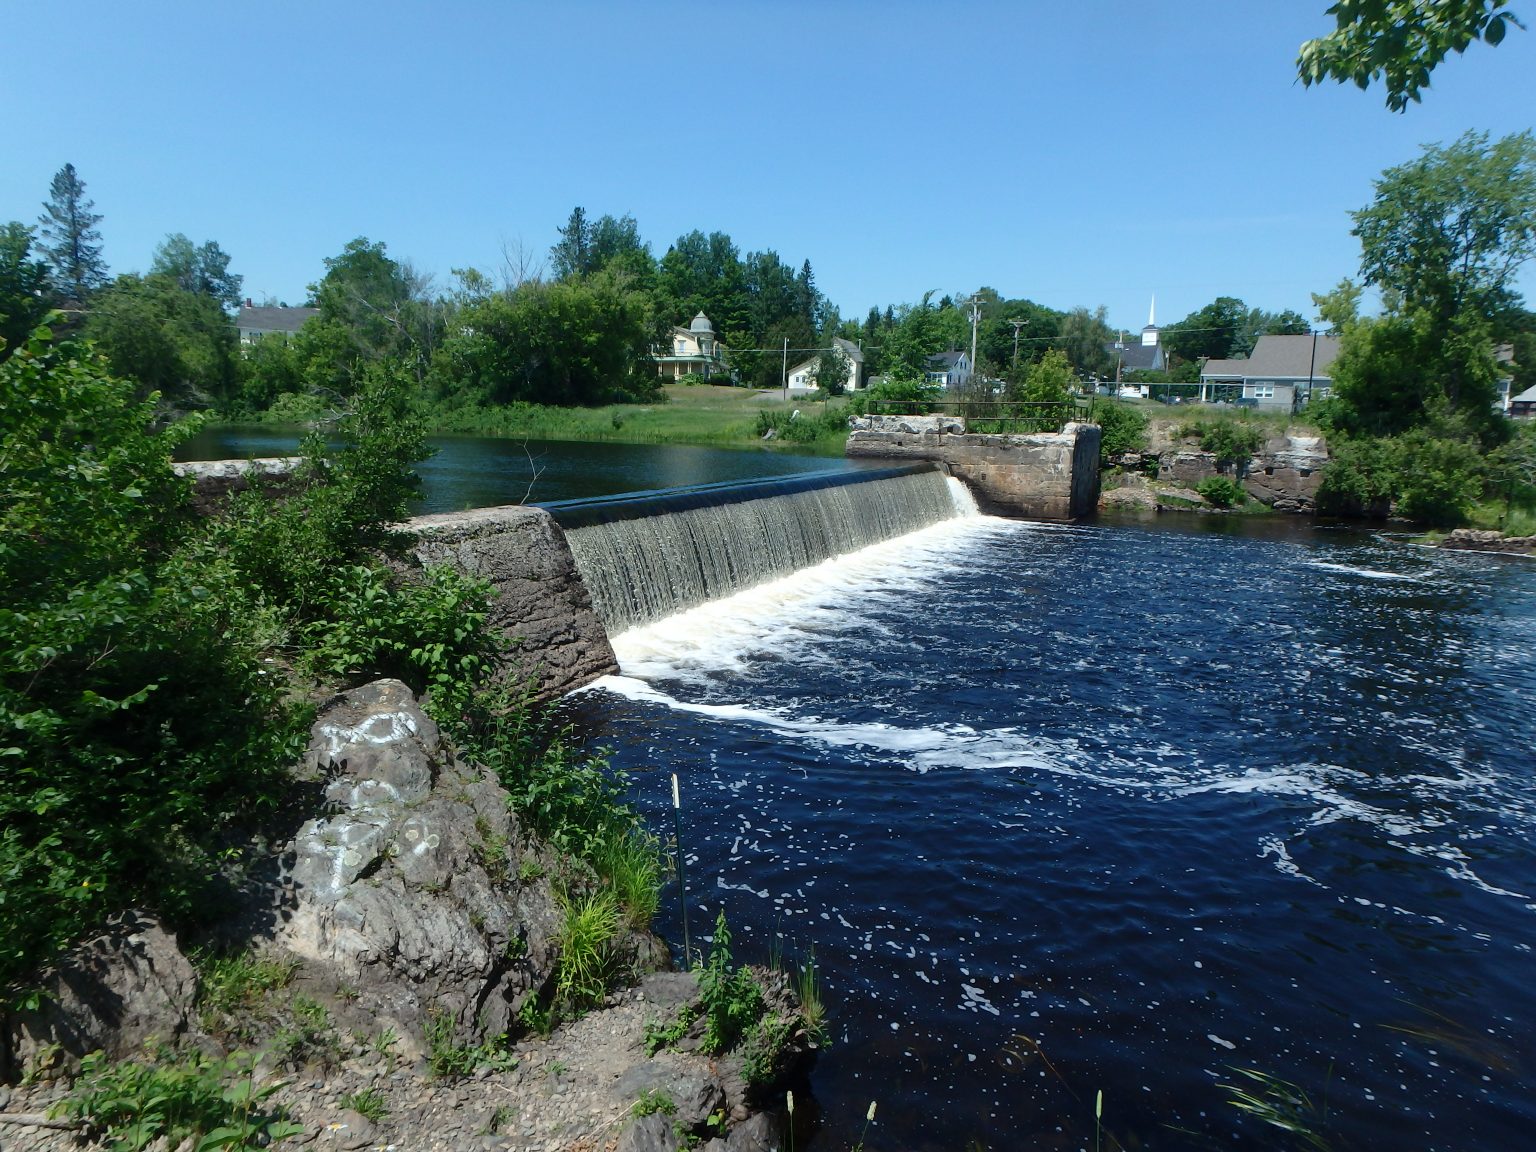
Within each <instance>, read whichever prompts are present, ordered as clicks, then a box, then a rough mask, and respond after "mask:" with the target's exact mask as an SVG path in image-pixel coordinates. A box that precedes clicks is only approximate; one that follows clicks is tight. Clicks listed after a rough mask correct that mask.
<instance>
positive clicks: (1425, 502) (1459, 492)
mask: <svg viewBox="0 0 1536 1152" xmlns="http://www.w3.org/2000/svg"><path fill="white" fill-rule="evenodd" d="M1401 449H1402V457H1401V461H1402V463H1401V469H1402V471H1401V479H1400V481H1399V491H1398V501H1397V512H1398V513H1399V514H1400V515H1402V516H1406V517H1407V518H1408V519H1409V520H1412V521H1415V522H1416V523H1419V524H1424V525H1427V526H1429V527H1431V528H1454V527H1457V526H1458V525H1461V524H1465V523H1466V522H1467V518H1468V516H1469V515H1470V514H1471V512H1472V508H1473V505H1475V504H1476V503H1477V500H1478V497H1479V496H1480V495H1481V494H1482V490H1483V470H1484V469H1483V461H1482V456H1481V455H1480V454H1479V452H1478V451H1477V449H1476V448H1475V447H1473V446H1472V445H1471V444H1468V443H1466V442H1465V441H1460V440H1437V439H1433V438H1431V437H1429V436H1428V435H1425V434H1422V433H1421V432H1418V431H1415V432H1410V433H1408V434H1407V435H1406V436H1403V437H1402V438H1401Z"/></svg>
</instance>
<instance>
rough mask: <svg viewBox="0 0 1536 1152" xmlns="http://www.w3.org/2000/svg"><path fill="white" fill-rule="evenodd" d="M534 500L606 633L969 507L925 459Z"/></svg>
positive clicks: (960, 490)
mask: <svg viewBox="0 0 1536 1152" xmlns="http://www.w3.org/2000/svg"><path fill="white" fill-rule="evenodd" d="M544 507H545V508H546V509H547V510H548V511H549V512H550V514H551V515H552V516H553V517H554V518H555V521H556V522H557V523H558V524H559V525H560V526H561V528H562V529H563V530H564V532H565V538H566V540H567V541H568V542H569V544H570V548H571V552H572V554H573V556H574V557H575V560H576V567H577V570H578V571H579V572H580V574H581V578H582V581H583V582H584V583H585V584H586V587H587V590H588V591H589V592H590V594H591V597H592V606H593V609H594V610H595V611H596V613H597V616H598V618H599V619H600V620H601V621H602V623H603V626H604V627H605V628H606V629H607V631H608V633H609V635H618V634H619V633H621V632H624V631H626V630H627V629H629V628H633V627H636V626H638V625H642V624H646V623H650V622H652V621H655V620H659V619H662V618H664V617H666V616H671V615H673V614H674V613H677V612H681V611H683V610H685V609H687V608H691V607H694V606H695V605H698V604H703V603H705V602H707V601H710V600H716V599H719V598H721V597H724V596H729V595H732V594H733V593H737V592H741V591H744V590H746V589H748V588H752V587H754V586H755V585H758V584H761V583H764V582H765V581H768V580H773V579H776V578H779V577H783V576H789V575H791V574H793V573H795V572H797V571H799V570H801V569H803V568H808V567H810V566H812V565H814V564H819V563H821V562H822V561H824V560H828V559H831V558H832V557H834V556H839V555H842V554H845V553H848V552H854V551H857V550H858V549H860V548H865V547H868V546H869V545H871V544H877V543H879V542H881V541H883V540H889V539H892V538H894V537H897V536H903V535H905V534H907V533H909V532H915V531H917V530H918V529H920V528H924V527H927V526H928V525H930V524H935V523H938V522H939V521H941V520H948V519H951V518H953V517H955V516H957V515H964V514H974V512H975V503H974V501H972V500H971V498H970V496H969V494H968V493H967V492H966V491H965V488H964V486H963V485H962V484H961V483H960V482H959V481H958V480H954V479H951V478H950V477H949V476H947V475H946V474H945V473H944V471H943V470H942V469H940V468H937V467H934V466H932V465H917V466H907V467H901V468H886V469H879V470H875V471H866V472H857V473H848V472H828V473H814V474H811V475H808V476H798V477H793V478H790V479H779V480H768V481H762V482H758V483H747V484H708V485H701V486H698V487H694V488H684V489H675V490H671V491H665V492H642V493H635V494H631V495H625V496H616V497H611V498H607V499H600V500H578V501H565V502H560V503H553V504H547V505H544Z"/></svg>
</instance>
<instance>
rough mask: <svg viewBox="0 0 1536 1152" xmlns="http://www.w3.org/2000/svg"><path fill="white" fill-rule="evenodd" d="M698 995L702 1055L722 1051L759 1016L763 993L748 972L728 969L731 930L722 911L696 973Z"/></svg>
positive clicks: (740, 969)
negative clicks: (701, 1015)
mask: <svg viewBox="0 0 1536 1152" xmlns="http://www.w3.org/2000/svg"><path fill="white" fill-rule="evenodd" d="M699 996H700V999H701V1000H702V1001H703V1003H704V1017H705V1023H704V1044H703V1047H704V1050H705V1051H706V1052H713V1053H719V1052H724V1051H726V1050H727V1049H729V1048H730V1047H731V1046H732V1045H733V1044H735V1043H736V1042H737V1041H738V1040H739V1039H741V1037H742V1036H743V1035H744V1034H745V1033H746V1031H747V1029H748V1028H751V1027H752V1026H753V1025H754V1024H756V1023H757V1022H758V1020H760V1019H761V1018H762V1015H763V992H762V989H761V988H759V987H758V985H757V981H756V980H754V979H753V978H752V973H751V972H749V971H748V970H747V969H745V968H733V967H732V966H731V930H730V927H729V925H727V924H726V921H725V910H724V909H721V911H720V914H719V916H717V917H716V918H715V939H714V943H713V945H712V946H711V947H710V950H709V963H707V964H706V965H705V966H704V968H703V969H702V970H701V971H700V972H699Z"/></svg>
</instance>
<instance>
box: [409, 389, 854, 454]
mask: <svg viewBox="0 0 1536 1152" xmlns="http://www.w3.org/2000/svg"><path fill="white" fill-rule="evenodd" d="M664 390H665V392H666V395H667V401H666V402H665V403H656V404H610V405H607V406H605V407H602V408H550V407H545V406H543V405H538V404H513V405H508V406H506V407H502V408H473V409H460V410H457V411H452V410H450V411H429V412H428V413H427V414H426V417H427V422H428V427H429V429H430V430H431V431H433V432H460V433H473V434H477V435H482V436H515V437H526V438H528V439H530V440H585V441H609V442H616V443H627V444H709V445H731V446H737V447H742V446H747V445H754V446H755V445H758V444H760V443H762V441H761V438H760V435H759V433H758V430H757V417H758V413H759V412H762V411H769V412H788V411H791V410H793V409H796V408H799V409H801V410H802V411H804V412H805V413H806V415H807V416H809V415H812V414H814V413H818V412H820V411H821V408H822V405H821V403H820V402H818V401H814V400H806V399H797V400H791V401H788V402H786V401H785V400H783V399H782V396H783V393H781V392H758V391H754V390H753V389H750V388H728V387H719V386H716V385H713V384H692V385H688V384H668V385H666V386H665V389H664ZM828 403H830V404H831V405H832V406H833V407H834V408H836V407H837V406H839V405H840V404H842V403H843V401H839V400H832V401H829V402H828ZM780 446H784V447H793V448H794V449H795V450H796V451H801V452H805V451H810V452H825V453H840V452H841V451H842V448H843V445H842V441H841V440H840V439H839V440H838V442H837V443H836V444H832V443H831V442H830V441H829V440H826V439H823V440H821V441H817V442H816V443H814V444H810V445H807V444H794V445H786V444H783V442H780Z"/></svg>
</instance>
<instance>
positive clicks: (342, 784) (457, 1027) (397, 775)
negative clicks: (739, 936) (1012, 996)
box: [0, 680, 815, 1152]
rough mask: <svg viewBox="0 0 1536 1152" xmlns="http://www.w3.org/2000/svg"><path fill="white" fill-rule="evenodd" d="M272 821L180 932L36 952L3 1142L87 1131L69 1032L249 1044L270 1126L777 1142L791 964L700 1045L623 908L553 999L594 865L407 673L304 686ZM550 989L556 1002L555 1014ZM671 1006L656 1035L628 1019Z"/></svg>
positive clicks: (152, 931) (9, 1039)
mask: <svg viewBox="0 0 1536 1152" xmlns="http://www.w3.org/2000/svg"><path fill="white" fill-rule="evenodd" d="M285 821H286V823H285ZM283 827H286V828H287V829H288V830H289V831H288V832H287V833H286V834H283V833H282V832H278V833H277V834H276V835H275V836H274V837H273V839H272V840H271V841H270V842H267V841H264V840H258V842H257V843H255V844H253V845H249V846H247V847H246V849H245V850H244V851H243V852H241V853H239V857H240V858H239V860H238V862H237V863H232V866H231V871H230V876H229V877H228V879H229V902H228V906H227V907H226V908H225V909H223V915H222V916H221V917H220V918H219V919H218V920H217V921H216V922H214V923H210V924H207V925H200V926H199V930H198V936H199V945H200V948H201V951H200V952H198V953H194V954H193V955H189V954H188V952H189V950H187V949H184V948H183V945H182V942H180V941H179V940H178V939H177V938H176V937H175V936H174V935H172V934H171V933H170V932H168V931H167V930H166V929H165V928H164V926H162V925H161V924H160V923H159V922H158V921H156V920H154V919H153V918H151V917H148V916H144V915H141V914H137V913H129V914H127V915H125V916H123V917H122V918H120V920H119V921H118V922H117V923H115V924H114V925H112V926H111V927H110V928H109V929H108V930H107V931H106V932H104V933H103V934H102V935H101V936H99V937H98V938H96V939H94V940H92V941H89V942H88V943H86V944H83V945H82V946H81V947H79V948H78V949H76V950H75V951H74V952H72V953H71V954H70V955H69V956H67V957H66V958H64V959H63V960H62V961H61V962H60V963H59V964H58V965H57V966H56V967H55V968H53V969H52V970H50V971H49V972H47V973H45V974H44V976H43V978H42V980H41V988H42V995H41V996H40V997H39V998H38V999H37V1002H36V1004H35V1006H33V1007H31V1008H29V1009H26V1010H22V1011H17V1012H15V1013H13V1014H12V1015H11V1016H10V1017H8V1018H7V1020H6V1028H5V1037H4V1039H5V1042H6V1053H5V1055H6V1058H7V1069H8V1071H9V1075H10V1078H11V1079H13V1080H16V1079H20V1080H21V1083H20V1084H17V1085H13V1086H12V1087H9V1088H0V1113H3V1114H0V1148H4V1149H6V1150H8V1152H28V1150H31V1149H44V1148H48V1149H64V1148H79V1147H91V1146H93V1145H92V1144H91V1143H90V1140H91V1139H92V1138H93V1137H99V1136H100V1132H99V1131H93V1130H92V1129H91V1128H90V1126H88V1125H86V1126H81V1125H74V1126H71V1125H69V1124H67V1123H64V1124H63V1126H60V1125H61V1122H60V1121H57V1120H53V1121H49V1120H47V1119H46V1115H47V1113H48V1112H49V1110H50V1109H51V1108H53V1106H55V1105H57V1104H59V1103H60V1102H61V1101H62V1100H63V1099H64V1098H65V1097H66V1096H67V1095H68V1094H69V1093H70V1091H71V1083H72V1081H74V1079H75V1077H76V1075H77V1073H78V1071H79V1069H80V1067H81V1058H82V1057H84V1056H86V1054H87V1053H91V1052H96V1051H100V1052H103V1053H104V1054H105V1055H106V1057H107V1058H109V1059H111V1060H115V1061H126V1060H139V1061H144V1060H145V1059H146V1052H147V1051H153V1050H155V1049H156V1047H157V1046H162V1047H163V1053H167V1054H163V1055H162V1057H161V1062H162V1063H166V1062H169V1063H176V1062H177V1061H178V1060H179V1061H180V1063H181V1064H182V1065H183V1066H185V1064H186V1060H187V1056H186V1054H189V1053H203V1054H206V1056H207V1058H208V1059H210V1060H223V1059H224V1058H225V1056H226V1055H227V1054H228V1053H230V1052H232V1051H234V1050H237V1049H238V1050H240V1051H243V1052H247V1053H252V1054H254V1056H253V1057H252V1060H253V1061H254V1068H253V1071H252V1072H251V1073H250V1079H251V1081H252V1082H253V1083H254V1084H256V1085H265V1084H274V1083H275V1084H281V1087H278V1088H276V1089H275V1090H274V1094H273V1095H272V1096H271V1098H270V1100H269V1103H270V1104H273V1105H280V1106H281V1107H282V1108H283V1109H285V1110H286V1111H287V1112H288V1113H289V1115H290V1117H291V1119H292V1120H293V1122H294V1123H296V1124H297V1125H298V1126H299V1131H298V1132H297V1134H296V1135H293V1136H291V1137H288V1138H287V1144H288V1145H289V1146H301V1145H307V1146H312V1147H316V1148H322V1147H328V1148H339V1149H354V1150H355V1149H362V1148H400V1149H405V1148H412V1149H444V1150H446V1149H466V1148H469V1149H474V1148H483V1149H488V1150H491V1149H506V1150H511V1149H518V1150H522V1149H530V1150H531V1149H540V1150H554V1149H602V1148H621V1149H629V1150H631V1152H640V1150H642V1149H673V1148H679V1147H682V1146H685V1144H686V1143H687V1141H689V1140H690V1139H692V1140H694V1141H708V1143H707V1144H705V1145H704V1146H705V1147H711V1148H714V1149H715V1150H716V1152H724V1150H726V1149H730V1150H732V1152H739V1150H750V1149H766V1148H769V1147H773V1146H776V1141H777V1131H778V1122H777V1119H776V1112H775V1109H776V1107H777V1105H778V1104H780V1103H781V1102H782V1100H783V1094H782V1089H783V1087H784V1085H785V1084H786V1083H788V1082H789V1080H790V1079H791V1078H793V1077H794V1076H797V1075H800V1074H803V1070H804V1066H805V1063H806V1061H807V1060H808V1059H809V1058H810V1056H811V1054H812V1053H813V1051H814V1048H815V1041H814V1038H813V1036H812V1034H811V1030H810V1029H807V1028H806V1027H804V1026H803V1021H802V1020H801V1017H800V1009H799V1005H798V1003H797V1001H796V999H795V997H794V995H793V993H792V992H791V990H790V988H789V983H788V980H787V978H786V977H785V976H784V975H783V974H782V973H775V972H769V971H766V970H757V969H752V970H750V971H751V974H752V977H753V981H752V982H753V983H754V984H755V985H756V987H757V989H758V993H759V995H760V997H761V1001H762V1003H761V1012H760V1014H759V1019H760V1021H761V1022H764V1027H763V1028H762V1029H760V1030H759V1031H757V1032H751V1031H748V1032H747V1033H745V1034H744V1035H743V1036H742V1037H741V1039H740V1042H738V1043H735V1044H734V1045H727V1046H724V1050H723V1051H717V1052H716V1053H714V1054H708V1053H706V1052H705V1051H704V1050H703V1049H704V1043H703V1038H704V1035H705V1026H706V1024H705V1021H706V1017H707V1015H708V1010H707V1006H706V1005H705V1004H704V1003H703V1002H702V998H701V995H700V988H699V984H698V981H697V980H696V978H695V976H694V974H692V973H666V972H655V971H652V970H654V969H656V968H658V967H663V966H665V964H666V962H667V953H666V950H665V948H664V947H663V946H662V945H661V943H660V942H659V941H657V940H656V939H655V938H654V937H652V936H650V935H649V933H648V932H647V931H645V929H644V927H643V926H638V927H631V926H623V925H618V926H616V927H617V930H616V931H615V932H614V934H613V935H612V937H611V938H609V939H606V940H604V941H603V942H602V943H601V945H600V946H599V950H598V951H597V952H596V953H595V954H594V955H595V961H594V962H597V963H600V964H601V965H602V967H603V970H604V971H605V972H607V973H609V974H610V976H609V981H608V983H609V987H610V989H614V990H611V991H610V992H609V993H608V995H607V996H606V998H605V999H604V1000H603V1002H602V1003H601V1004H600V1005H595V1006H593V1007H592V1008H591V1009H590V1010H587V1011H585V1012H580V1011H573V1010H572V1009H571V1008H570V1006H569V1005H568V1004H562V1003H561V1001H560V996H561V989H562V987H564V984H565V980H566V975H565V974H566V972H567V969H566V968H565V967H563V965H564V964H566V962H567V961H568V959H569V956H568V955H567V952H568V951H569V950H571V949H574V948H576V947H577V945H576V944H575V943H574V942H573V941H572V938H571V935H570V932H569V923H570V920H569V916H570V908H571V907H572V906H573V904H575V903H578V902H580V901H581V900H582V899H583V896H584V893H586V892H587V891H588V889H589V888H590V885H591V884H592V883H593V881H592V879H591V878H590V877H588V876H585V875H583V873H582V870H581V867H580V866H579V865H576V864H575V862H573V861H570V860H567V859H564V858H562V857H561V856H559V855H558V854H556V853H554V852H552V851H551V850H550V848H549V847H548V846H547V845H545V844H543V843H541V842H540V841H539V839H538V838H537V837H536V836H533V835H531V834H530V833H529V831H528V830H527V829H525V828H523V827H522V826H521V825H520V824H519V822H518V820H517V818H516V816H515V814H514V813H513V811H512V808H511V805H510V804H509V801H508V796H507V793H506V792H505V791H504V790H503V789H502V787H501V785H500V783H499V782H498V781H497V780H496V779H495V777H494V776H493V775H491V774H490V773H488V772H486V771H484V770H483V769H481V768H479V767H478V766H476V765H472V764H466V763H464V762H462V761H461V760H460V759H459V758H458V757H457V756H456V755H455V754H454V752H453V750H452V749H451V748H449V747H447V746H446V745H445V743H444V742H443V741H442V740H441V738H440V737H439V734H438V732H437V728H436V726H435V725H434V724H433V722H432V720H431V719H430V718H429V717H428V716H427V715H426V714H425V712H423V711H422V709H421V708H420V706H419V705H418V704H417V702H416V701H415V699H414V698H413V697H412V696H411V693H410V692H409V690H408V689H407V688H406V687H405V685H403V684H401V683H399V682H398V681H389V680H385V681H378V682H376V683H374V684H369V685H366V686H364V687H362V688H359V689H356V690H354V691H351V692H347V693H344V694H342V695H340V696H338V697H336V698H334V699H333V700H331V701H329V702H328V703H327V704H326V705H325V706H324V707H323V708H322V710H321V712H320V715H319V717H318V719H317V720H316V722H315V724H314V727H313V729H312V732H311V739H310V743H309V749H308V752H307V754H306V755H305V757H304V760H303V763H302V764H301V765H299V766H298V767H297V769H296V771H295V774H294V791H293V797H292V805H291V810H290V811H289V813H288V815H287V816H286V817H279V818H278V819H277V820H276V821H275V822H274V828H278V829H281V828H283ZM211 958H212V959H211ZM647 972H649V974H647ZM625 974H628V978H627V979H626V978H625ZM560 1011H564V1013H565V1015H567V1016H571V1017H574V1018H573V1019H569V1020H567V1021H566V1022H564V1023H560V1024H558V1026H555V1027H553V1028H552V1029H551V1028H550V1024H551V1021H552V1020H555V1019H557V1018H558V1013H559V1012H560ZM679 1021H681V1023H677V1022H679ZM768 1021H772V1022H773V1023H774V1027H773V1028H771V1029H770V1028H768V1027H767V1026H766V1022H768ZM690 1022H691V1023H690ZM668 1024H676V1026H675V1027H674V1028H673V1029H672V1034H671V1035H670V1037H669V1040H670V1043H669V1044H668V1045H667V1046H665V1047H662V1046H660V1045H658V1044H657V1043H655V1042H648V1036H647V1032H648V1029H649V1030H650V1031H651V1032H653V1033H654V1032H655V1031H656V1029H658V1028H660V1027H663V1026H666V1025H668ZM546 1032H547V1033H548V1034H547V1035H545V1033H546ZM770 1038H771V1041H772V1044H771V1049H769V1048H765V1044H767V1043H768V1040H769V1039H770ZM717 1047H720V1046H719V1045H717ZM653 1050H654V1052H653ZM177 1052H179V1053H181V1054H183V1055H181V1056H180V1057H178V1056H176V1055H174V1053H177ZM221 1067H222V1065H221ZM237 1078H238V1077H237ZM103 1146H104V1145H103Z"/></svg>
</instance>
